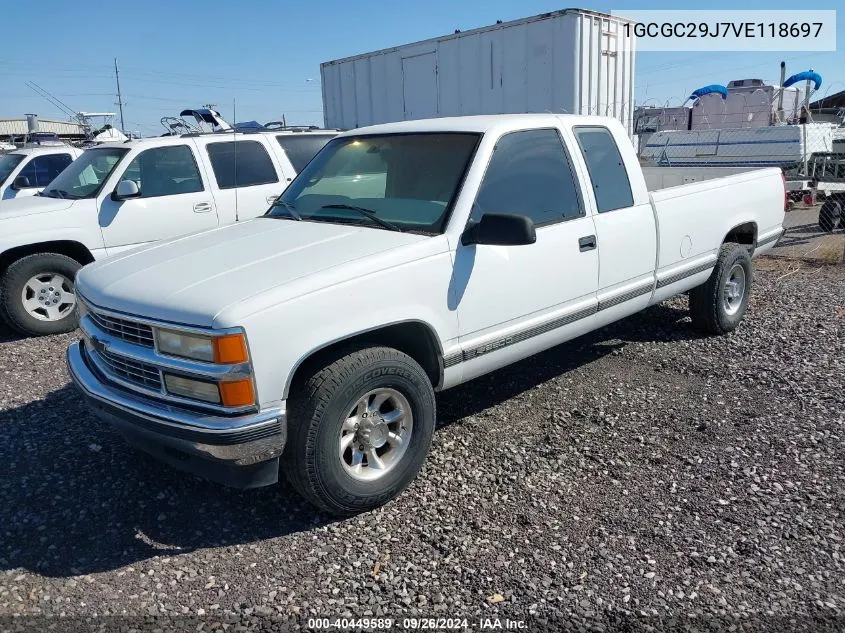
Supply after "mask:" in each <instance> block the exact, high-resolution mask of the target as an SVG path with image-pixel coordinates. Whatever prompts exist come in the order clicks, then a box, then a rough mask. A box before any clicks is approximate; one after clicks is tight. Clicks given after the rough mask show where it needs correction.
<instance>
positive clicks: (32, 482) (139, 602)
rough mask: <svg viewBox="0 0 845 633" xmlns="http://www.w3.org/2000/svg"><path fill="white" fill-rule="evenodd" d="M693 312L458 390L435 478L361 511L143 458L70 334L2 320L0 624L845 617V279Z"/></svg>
mask: <svg viewBox="0 0 845 633" xmlns="http://www.w3.org/2000/svg"><path fill="white" fill-rule="evenodd" d="M685 304H686V302H685V300H684V299H677V300H674V301H672V302H668V303H665V304H663V305H661V306H658V307H656V308H653V309H651V310H649V311H647V312H645V313H642V314H641V315H637V316H635V317H632V318H630V319H627V320H625V321H623V322H621V323H618V324H615V325H613V326H611V327H608V328H605V329H603V330H601V331H600V332H597V333H595V334H594V335H591V336H589V337H586V338H584V339H580V340H578V341H573V342H571V343H569V344H566V345H563V346H560V347H558V348H555V349H553V350H551V351H549V352H547V353H545V354H543V355H541V356H538V357H535V358H533V359H529V360H527V361H524V362H522V363H519V364H518V365H515V366H513V367H511V368H508V369H506V370H503V371H499V372H497V373H495V374H493V375H491V376H488V377H485V378H482V379H479V380H476V381H474V382H472V383H470V384H468V385H465V386H462V387H459V388H457V389H455V390H452V391H450V392H447V393H444V394H441V397H440V399H439V407H438V415H439V421H440V425H441V426H440V429H439V430H438V432H437V433H436V434H435V439H434V444H433V446H432V450H431V454H430V456H429V459H428V461H427V464H426V466H425V468H424V470H423V472H422V474H421V476H420V477H419V478H418V479H417V480H416V482H415V483H414V484H413V485H412V486H411V488H409V490H408V491H406V492H405V493H404V494H403V495H402V496H401V497H400V498H399V499H398V500H396V501H394V502H392V503H390V504H389V505H388V506H386V507H384V508H382V509H379V510H377V511H375V512H372V513H369V514H366V515H363V516H360V517H357V518H353V519H349V520H345V521H335V520H333V519H331V518H330V517H328V516H325V515H323V514H320V513H318V512H316V511H314V510H313V509H311V507H310V506H308V505H306V504H305V503H304V502H302V501H300V500H299V499H298V498H297V497H296V496H295V495H294V494H293V493H291V492H289V491H288V490H286V489H285V488H284V486H277V487H273V488H269V489H262V490H254V491H245V492H244V491H235V490H228V489H223V488H220V487H218V486H216V485H214V484H210V483H206V482H203V481H201V480H198V479H195V478H191V477H188V476H183V475H181V474H178V473H175V472H173V471H171V470H169V469H168V468H166V467H165V466H162V465H159V464H158V463H157V462H155V461H153V460H152V459H149V458H147V457H145V456H143V455H139V454H136V453H134V452H132V451H131V450H130V449H128V448H127V447H126V446H125V445H124V444H123V442H122V441H121V440H120V439H119V437H117V436H116V435H115V434H114V433H113V432H112V431H111V430H110V429H108V428H107V427H105V426H104V425H102V424H101V423H99V422H98V421H96V420H95V419H94V418H92V417H91V416H90V415H89V414H88V413H87V412H86V411H85V409H84V408H83V407H82V406H80V404H79V400H78V399H77V397H76V396H75V394H74V392H73V391H72V389H71V387H70V386H69V385H68V379H67V375H66V372H65V369H64V365H63V354H64V349H65V346H66V344H67V343H68V342H69V341H70V340H72V339H73V338H74V337H73V335H68V336H59V337H53V338H45V339H38V340H17V339H15V338H14V337H12V336H11V335H10V334H8V333H4V332H2V331H0V424H1V425H2V426H0V429H1V432H2V440H0V458H2V462H3V464H4V475H3V477H2V480H1V481H0V614H4V615H6V616H8V615H9V614H27V615H41V616H47V615H50V616H54V615H67V616H92V615H95V614H96V615H98V616H115V615H123V616H133V617H132V618H126V619H119V618H108V617H105V618H101V619H99V620H98V621H99V622H101V623H102V624H103V625H106V624H110V625H113V626H115V627H118V623H120V624H119V626H123V627H131V626H134V627H136V628H140V629H141V630H152V629H153V628H154V627H155V626H159V627H161V626H163V625H162V623H163V622H165V621H166V622H169V623H170V625H172V626H177V625H178V626H182V627H184V630H198V628H201V629H202V630H215V629H219V630H223V627H222V625H221V626H218V624H220V623H223V622H225V623H226V626H227V627H228V628H227V629H226V630H230V631H234V630H246V629H249V630H253V629H255V630H259V629H262V627H264V628H266V629H267V630H270V627H271V623H272V622H273V619H272V618H273V617H279V618H284V619H288V618H290V619H292V620H293V621H294V623H297V622H298V623H299V625H302V626H304V625H305V624H307V618H308V617H309V616H311V615H318V616H357V617H362V616H371V615H372V616H385V617H393V618H397V619H400V621H401V618H403V617H405V616H413V615H417V616H420V615H423V616H440V617H456V616H461V617H467V618H469V625H470V628H473V627H476V628H478V625H479V622H480V620H479V619H480V618H495V617H500V618H504V617H510V618H516V619H522V620H524V621H525V622H526V626H527V627H528V628H527V629H523V630H532V631H533V630H563V629H567V630H569V629H572V628H578V627H581V628H582V629H586V628H587V627H596V628H598V627H601V626H606V627H608V629H616V628H626V629H627V630H635V629H637V630H639V629H641V628H645V627H647V626H654V627H655V628H656V629H658V630H663V629H667V628H671V627H672V626H673V624H672V623H673V622H674V623H675V624H677V621H675V620H672V619H671V618H687V617H690V616H698V619H697V620H695V621H697V622H698V623H699V626H701V627H703V628H707V626H710V627H716V626H717V625H718V626H719V627H721V626H723V625H724V624H725V623H726V622H727V621H730V622H733V623H735V624H737V623H738V624H740V625H742V626H744V627H746V628H751V629H753V630H783V629H786V628H791V629H793V630H805V629H807V628H809V627H811V626H812V628H813V629H814V630H818V629H819V628H822V627H827V628H828V629H830V630H834V629H835V628H837V626H840V627H841V626H842V625H843V624H845V619H837V618H845V547H843V545H844V544H843V539H845V516H843V513H844V512H845V442H844V441H843V440H845V437H844V436H845V418H844V416H843V411H845V391H843V376H845V353H843V351H845V350H844V349H843V348H845V267H842V266H838V267H830V266H828V267H822V268H813V267H808V266H807V265H804V267H802V268H799V266H798V265H796V264H794V263H784V262H775V261H765V260H764V261H762V262H760V264H759V271H758V274H757V277H756V285H755V290H754V296H753V300H752V304H751V308H750V311H749V314H748V317H747V319H746V321H745V323H744V324H743V325H742V326H741V327H740V329H739V330H738V331H737V332H735V333H734V334H732V335H729V336H727V337H723V338H700V337H698V336H697V335H696V334H695V333H694V332H693V330H691V328H690V325H689V320H688V319H687V318H686V310H685V307H686V305H685ZM153 616H155V617H153ZM162 616H170V617H173V618H176V619H173V620H162V619H161V617H162ZM183 616H185V618H186V619H179V618H181V617H183ZM187 616H190V617H191V618H199V619H187ZM141 617H145V618H147V619H146V620H143V621H142V620H141V619H139V618H141ZM685 621H686V620H685ZM33 622H35V620H21V619H18V620H11V619H9V618H8V617H7V618H6V619H3V620H0V630H3V629H4V625H5V627H6V628H9V627H12V626H18V627H23V629H24V630H28V629H26V626H27V625H29V626H34V625H33V624H32V623H33ZM43 626H46V624H45V622H43V621H42V622H41V624H39V625H38V628H42V627H43ZM65 628H66V627H64V626H62V627H59V628H58V629H57V630H65ZM98 630H105V629H98ZM165 630H169V629H167V628H165ZM273 630H280V629H279V628H278V627H277V628H275V629H273ZM840 630H841V629H840Z"/></svg>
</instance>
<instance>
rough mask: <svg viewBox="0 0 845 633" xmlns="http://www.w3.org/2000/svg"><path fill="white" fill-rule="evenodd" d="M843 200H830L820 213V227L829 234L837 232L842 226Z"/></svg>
mask: <svg viewBox="0 0 845 633" xmlns="http://www.w3.org/2000/svg"><path fill="white" fill-rule="evenodd" d="M842 216H843V212H842V200H839V199H834V200H828V201H827V202H825V203H824V204H823V205H822V208H821V210H820V211H819V227H821V229H822V230H823V231H827V232H828V233H830V232H832V231H835V230H836V227H837V226H839V225H840V224H842Z"/></svg>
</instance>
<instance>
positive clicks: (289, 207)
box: [270, 198, 302, 222]
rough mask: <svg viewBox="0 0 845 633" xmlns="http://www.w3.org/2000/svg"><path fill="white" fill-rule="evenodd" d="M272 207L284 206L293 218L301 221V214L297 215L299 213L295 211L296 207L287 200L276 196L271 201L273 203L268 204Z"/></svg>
mask: <svg viewBox="0 0 845 633" xmlns="http://www.w3.org/2000/svg"><path fill="white" fill-rule="evenodd" d="M274 207H284V208H285V209H287V210H288V212H289V213H290V214H291V216H292V217H293V219H294V220H299V221H300V222H301V221H302V216H301V215H299V213H297V211H296V209H295V208H294V206H293V203H291V202H288V201H287V200H282V199H281V198H276V199H275V200H274V201H273V204H272V205H270V208H271V209H272V208H274ZM270 217H280V216H270Z"/></svg>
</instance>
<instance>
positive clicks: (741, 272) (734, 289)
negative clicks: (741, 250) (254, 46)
mask: <svg viewBox="0 0 845 633" xmlns="http://www.w3.org/2000/svg"><path fill="white" fill-rule="evenodd" d="M744 298H745V268H743V267H742V265H741V264H734V267H733V268H731V271H730V273H728V276H727V278H726V280H725V287H724V289H723V292H722V305H723V307H724V309H725V312H726V313H727V314H728V315H729V316H733V315H734V314H736V313H737V312H739V309H740V307H741V306H742V300H743V299H744Z"/></svg>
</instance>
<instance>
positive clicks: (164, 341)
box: [156, 329, 249, 364]
mask: <svg viewBox="0 0 845 633" xmlns="http://www.w3.org/2000/svg"><path fill="white" fill-rule="evenodd" d="M156 343H157V345H158V351H159V352H161V353H162V354H170V355H171V356H180V357H182V358H191V359H193V360H201V361H205V362H207V363H224V364H235V363H245V362H246V361H247V360H249V355H248V354H247V351H246V340H245V339H244V335H243V334H226V335H224V336H204V335H202V334H186V333H183V332H176V331H174V330H164V329H156Z"/></svg>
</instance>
